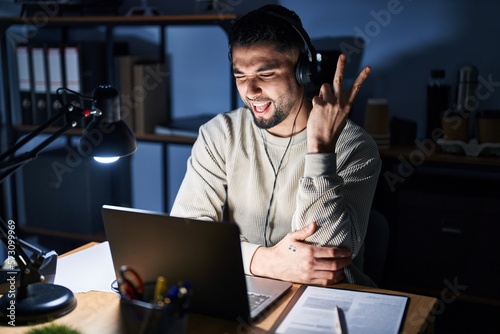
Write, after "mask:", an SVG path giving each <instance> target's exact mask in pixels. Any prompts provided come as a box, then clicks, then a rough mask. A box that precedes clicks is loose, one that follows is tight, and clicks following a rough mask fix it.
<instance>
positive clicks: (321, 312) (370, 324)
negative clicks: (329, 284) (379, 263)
mask: <svg viewBox="0 0 500 334" xmlns="http://www.w3.org/2000/svg"><path fill="white" fill-rule="evenodd" d="M407 299H408V298H407V297H405V296H396V295H386V294H379V293H370V292H362V291H353V290H342V289H331V288H321V287H313V286H309V287H307V288H306V289H305V291H304V292H303V294H302V295H301V296H300V298H299V300H298V301H297V302H296V303H295V305H294V307H293V308H292V310H291V311H290V312H289V313H288V315H287V316H286V318H285V319H284V320H283V322H282V323H281V324H280V326H279V327H278V329H277V331H276V333H280V334H285V333H304V332H307V333H335V332H336V325H337V320H336V319H337V318H336V316H335V307H338V308H339V310H340V313H341V317H340V318H341V319H342V321H343V323H342V328H343V329H345V330H346V332H347V333H349V334H362V333H363V334H364V333H370V334H376V333H384V334H387V333H398V331H399V328H400V326H401V322H402V320H403V315H404V312H405V308H406V302H407Z"/></svg>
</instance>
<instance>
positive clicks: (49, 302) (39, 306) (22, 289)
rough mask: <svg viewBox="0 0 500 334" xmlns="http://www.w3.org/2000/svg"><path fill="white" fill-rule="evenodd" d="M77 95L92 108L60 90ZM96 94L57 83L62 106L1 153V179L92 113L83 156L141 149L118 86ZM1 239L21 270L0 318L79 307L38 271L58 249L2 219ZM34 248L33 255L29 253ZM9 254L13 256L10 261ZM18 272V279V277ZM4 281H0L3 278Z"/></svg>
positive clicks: (39, 317) (52, 314)
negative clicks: (36, 242) (38, 243)
mask: <svg viewBox="0 0 500 334" xmlns="http://www.w3.org/2000/svg"><path fill="white" fill-rule="evenodd" d="M64 91H66V92H69V93H71V94H74V95H78V96H80V97H81V98H83V100H85V101H89V100H91V101H92V107H91V109H90V110H88V109H83V108H80V107H79V106H76V105H73V104H71V103H70V104H65V103H64V102H63V98H62V92H64ZM92 95H93V96H92V97H86V96H82V95H81V94H79V93H77V92H74V91H72V90H69V89H67V88H59V89H58V90H57V96H58V99H59V102H60V103H61V105H62V108H61V110H60V111H59V113H57V114H56V115H54V116H53V117H52V118H50V119H49V120H47V121H46V122H45V123H43V124H42V125H40V126H39V127H38V128H36V129H35V130H33V131H32V132H31V133H29V134H28V135H26V136H25V137H24V138H22V139H21V140H20V141H19V142H17V143H16V144H15V145H14V146H12V147H11V148H10V149H8V150H7V151H6V152H4V153H3V154H1V155H0V182H2V181H3V180H5V179H6V178H7V177H8V176H9V175H11V174H12V173H14V172H15V171H16V170H17V169H18V168H19V167H21V166H23V165H24V164H26V163H28V162H29V161H31V160H33V159H35V158H36V157H37V155H38V153H40V152H41V151H42V150H43V149H44V148H46V147H47V146H48V145H49V144H50V143H52V142H53V141H54V140H55V139H57V138H58V137H59V136H61V135H62V134H63V133H64V132H66V131H67V130H68V129H70V128H73V127H76V126H77V125H78V124H79V123H80V121H81V120H83V119H86V118H89V117H90V116H93V120H92V121H91V122H90V123H89V125H88V126H87V127H86V128H85V130H84V132H83V135H82V137H81V139H80V142H79V145H78V151H79V152H80V154H82V156H93V157H94V158H95V159H96V160H97V161H103V160H104V161H116V160H117V159H118V158H119V157H124V156H128V155H130V154H132V153H134V152H135V151H136V150H137V142H136V140H135V137H134V134H133V132H132V131H131V130H130V129H129V128H128V126H127V125H126V124H125V122H124V121H123V120H122V119H121V113H120V107H119V106H120V103H119V94H118V91H117V90H116V89H115V88H114V87H113V86H110V85H100V86H98V87H97V88H95V89H94V91H93V93H92ZM63 118H64V119H65V120H66V123H65V125H63V126H62V127H61V128H60V129H58V130H57V131H56V132H54V133H53V134H51V135H50V136H49V137H48V138H46V139H45V140H44V141H42V142H41V143H40V144H39V145H38V146H36V147H35V148H34V149H33V150H31V151H28V152H25V153H23V154H19V155H15V153H16V152H17V151H18V150H19V149H20V148H21V147H23V146H24V145H26V144H27V143H28V142H30V141H31V140H32V139H33V138H35V137H36V136H38V135H39V134H40V133H41V132H43V131H44V130H45V129H47V128H48V127H49V126H50V125H52V124H54V123H55V122H57V121H59V120H60V119H63ZM0 240H2V242H3V243H4V244H5V246H6V247H7V250H8V255H9V256H12V257H13V258H14V260H15V263H16V264H17V266H18V267H19V271H14V265H12V266H10V268H11V269H12V270H10V271H8V272H7V274H9V273H10V275H11V276H7V278H9V279H11V278H12V277H14V280H11V281H10V282H11V283H9V284H8V285H9V287H10V290H9V291H8V292H6V293H4V295H3V296H2V298H0V322H3V323H6V324H7V323H9V322H10V321H12V320H14V323H15V324H19V325H21V324H29V323H38V322H45V321H49V320H52V319H55V318H58V317H61V316H63V315H65V314H67V313H69V312H71V311H72V310H73V309H74V308H75V307H76V298H75V296H74V294H73V292H71V290H69V289H68V288H66V287H63V286H59V285H55V284H51V283H47V281H50V280H47V277H44V275H42V274H41V273H40V269H41V268H43V267H47V263H48V262H52V263H50V264H49V266H52V267H55V265H54V262H55V261H56V260H57V255H56V254H55V252H50V253H52V254H51V255H50V256H47V254H45V253H44V252H42V251H40V250H38V249H37V248H36V247H34V246H32V245H30V244H28V243H27V242H25V241H23V240H21V239H19V238H17V236H16V234H15V227H13V226H12V224H11V221H9V222H8V223H5V221H4V220H2V219H0ZM27 249H29V250H30V253H31V256H29V255H28V253H27V251H26V250H27ZM10 259H11V258H9V261H10ZM17 274H19V276H20V278H17V277H15V276H17ZM0 283H2V282H0Z"/></svg>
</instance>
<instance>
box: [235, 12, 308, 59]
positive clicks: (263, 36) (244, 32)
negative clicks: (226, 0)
mask: <svg viewBox="0 0 500 334" xmlns="http://www.w3.org/2000/svg"><path fill="white" fill-rule="evenodd" d="M272 13H276V14H277V15H279V16H284V17H287V18H288V19H290V20H293V21H294V22H296V24H297V25H298V26H300V27H302V21H301V20H300V17H299V16H298V15H297V14H296V13H295V12H293V11H291V10H289V9H287V8H285V7H283V6H280V5H266V6H263V7H260V8H259V9H256V10H254V11H251V12H249V13H247V14H245V15H244V16H242V17H241V18H240V19H239V20H237V21H236V22H235V23H234V25H233V26H232V27H231V29H230V30H229V33H228V44H229V55H230V56H231V52H232V50H233V48H234V47H235V46H243V47H247V46H252V45H256V44H270V45H274V46H276V48H277V49H278V51H280V52H285V51H290V50H298V51H299V52H303V51H304V41H303V40H302V37H301V36H300V35H299V34H298V32H297V31H296V30H295V28H293V27H292V25H291V24H290V23H289V22H287V21H286V19H284V18H281V17H279V16H276V15H273V14H272Z"/></svg>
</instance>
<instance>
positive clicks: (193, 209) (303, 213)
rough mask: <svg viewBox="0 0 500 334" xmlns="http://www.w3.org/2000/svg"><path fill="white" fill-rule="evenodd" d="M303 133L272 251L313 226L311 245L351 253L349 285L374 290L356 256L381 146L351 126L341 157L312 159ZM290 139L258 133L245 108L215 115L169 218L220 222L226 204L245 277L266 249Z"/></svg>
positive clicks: (281, 196)
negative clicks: (238, 236) (292, 233)
mask: <svg viewBox="0 0 500 334" xmlns="http://www.w3.org/2000/svg"><path fill="white" fill-rule="evenodd" d="M291 130H292V129H290V131H291ZM306 131H307V130H306ZM306 131H302V132H300V133H298V134H297V135H295V136H293V137H292V139H291V143H290V146H289V148H288V150H287V152H286V154H285V156H284V159H283V162H282V165H281V168H280V170H279V171H278V176H277V177H278V180H277V183H276V188H275V189H274V198H273V201H272V204H271V209H270V213H269V220H268V221H269V224H268V227H267V233H266V235H267V242H268V245H273V244H275V243H277V242H279V241H280V240H281V239H282V238H283V237H284V236H285V235H286V234H287V233H289V232H290V231H295V230H297V229H300V228H302V227H304V226H306V225H307V224H309V223H311V222H313V221H316V222H317V223H318V225H319V228H318V230H317V232H316V233H315V234H314V235H313V236H311V237H310V239H309V240H307V241H309V242H311V243H313V244H316V245H322V246H341V247H347V248H349V249H351V250H352V252H353V255H354V260H353V264H352V265H351V266H350V268H348V269H347V270H346V277H347V281H348V282H350V283H356V284H365V285H369V284H372V283H371V280H369V279H368V278H367V277H366V276H365V275H363V274H362V271H361V270H362V262H363V259H362V252H361V253H360V256H358V253H359V251H360V248H361V246H362V245H363V241H364V237H365V234H366V228H367V223H368V217H369V213H370V209H371V204H372V200H373V195H374V192H375V188H376V184H377V179H378V174H379V172H380V158H379V154H378V149H377V146H376V145H375V143H374V141H373V139H372V138H371V136H369V135H368V134H367V133H366V132H365V131H364V130H363V129H361V128H360V127H359V126H357V125H356V124H354V123H353V122H351V121H350V120H349V121H348V122H347V125H346V127H345V128H344V130H343V131H342V133H341V135H340V137H339V140H338V142H337V146H336V153H330V154H307V143H306ZM289 140H290V138H280V137H275V136H273V135H271V134H269V133H268V132H267V131H265V130H262V129H259V128H258V127H257V126H255V124H254V122H253V117H252V115H251V114H250V111H249V110H247V109H245V108H240V109H237V110H234V111H232V112H228V113H224V114H220V115H217V116H216V117H214V119H212V120H211V121H209V122H208V123H207V124H205V125H203V126H202V127H201V128H200V134H199V136H198V139H197V141H196V142H195V144H194V145H193V149H192V154H191V156H190V158H189V160H188V165H187V172H186V175H185V178H184V180H183V182H182V185H181V187H180V189H179V192H178V194H177V197H176V199H175V202H174V205H173V208H172V211H171V212H170V214H171V215H173V216H179V217H190V218H198V219H209V220H214V221H222V220H223V208H224V206H225V201H226V199H227V205H226V206H227V208H228V213H229V220H230V221H232V222H235V223H237V224H238V225H239V227H240V231H241V234H242V240H244V241H243V242H242V251H243V259H244V266H245V271H246V273H250V270H249V266H250V261H251V258H252V256H253V253H254V252H255V250H256V248H257V247H258V246H257V245H264V244H265V241H264V234H265V233H264V229H265V221H266V215H267V212H268V208H269V204H270V199H271V193H272V189H273V183H274V178H275V173H274V170H273V166H274V169H276V168H277V167H278V165H279V163H280V160H281V159H282V157H283V154H284V152H285V149H286V147H287V145H288V144H289ZM266 147H267V153H266ZM226 194H227V195H226ZM226 196H227V198H226Z"/></svg>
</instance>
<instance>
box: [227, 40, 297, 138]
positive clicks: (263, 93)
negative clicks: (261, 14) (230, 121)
mask: <svg viewBox="0 0 500 334" xmlns="http://www.w3.org/2000/svg"><path fill="white" fill-rule="evenodd" d="M297 59H298V53H296V52H288V53H281V52H278V51H277V49H276V48H275V47H274V46H272V45H263V44H259V45H254V46H250V47H234V48H233V49H232V61H233V74H234V77H235V78H236V86H237V88H238V92H239V94H240V96H241V99H242V100H243V102H244V103H245V104H246V106H247V108H248V109H250V110H251V112H252V115H253V117H254V120H255V124H256V125H257V126H258V127H260V128H263V129H271V128H274V127H276V126H278V125H280V124H281V126H287V124H288V123H290V124H291V120H290V119H291V118H292V117H293V115H292V116H290V113H291V111H292V110H296V109H297V108H299V105H300V101H301V99H302V95H303V91H302V88H301V86H300V85H299V84H298V83H297V81H296V80H295V64H296V62H297ZM289 116H290V117H289ZM284 120H287V122H283V121H284ZM287 129H288V130H289V128H288V126H287Z"/></svg>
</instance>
